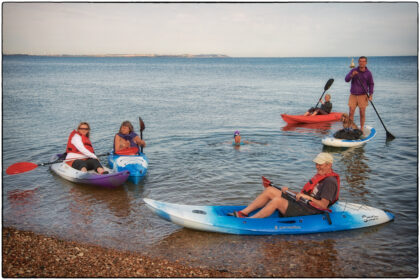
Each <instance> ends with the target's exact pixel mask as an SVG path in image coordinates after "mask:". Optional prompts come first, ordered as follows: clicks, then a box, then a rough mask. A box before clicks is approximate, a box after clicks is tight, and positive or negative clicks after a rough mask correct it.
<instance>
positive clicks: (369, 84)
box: [368, 73, 375, 100]
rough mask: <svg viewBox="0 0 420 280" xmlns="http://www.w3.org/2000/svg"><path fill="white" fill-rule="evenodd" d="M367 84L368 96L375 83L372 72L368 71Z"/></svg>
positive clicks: (371, 93) (370, 94)
mask: <svg viewBox="0 0 420 280" xmlns="http://www.w3.org/2000/svg"><path fill="white" fill-rule="evenodd" d="M368 86H369V97H371V96H372V95H373V87H374V86H375V83H374V82H373V77H372V73H370V75H369V80H368ZM371 100H372V99H371Z"/></svg>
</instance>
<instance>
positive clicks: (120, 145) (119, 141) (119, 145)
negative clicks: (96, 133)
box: [114, 134, 130, 152]
mask: <svg viewBox="0 0 420 280" xmlns="http://www.w3.org/2000/svg"><path fill="white" fill-rule="evenodd" d="M128 147H130V143H129V141H127V140H125V139H124V138H122V137H120V136H119V135H118V134H115V138H114V152H118V151H121V150H124V149H126V148H128Z"/></svg>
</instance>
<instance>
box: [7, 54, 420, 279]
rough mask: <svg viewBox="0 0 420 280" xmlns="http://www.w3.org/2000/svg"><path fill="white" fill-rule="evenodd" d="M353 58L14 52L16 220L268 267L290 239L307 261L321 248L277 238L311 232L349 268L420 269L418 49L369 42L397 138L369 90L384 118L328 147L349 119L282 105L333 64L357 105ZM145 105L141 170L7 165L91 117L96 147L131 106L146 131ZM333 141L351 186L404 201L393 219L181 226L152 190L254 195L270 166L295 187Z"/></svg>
mask: <svg viewBox="0 0 420 280" xmlns="http://www.w3.org/2000/svg"><path fill="white" fill-rule="evenodd" d="M349 64H350V58H347V57H343V58H218V59H186V58H89V57H83V58H76V57H61V58H57V57H22V56H4V57H3V114H2V116H3V130H2V132H3V134H2V140H3V157H2V163H3V213H2V214H3V216H2V218H3V226H14V227H17V228H19V229H24V230H32V231H35V232H38V233H43V234H50V235H55V236H58V237H61V238H64V239H70V240H77V241H84V242H91V243H94V244H99V245H102V246H107V247H113V248H119V249H124V250H132V251H138V252H142V253H145V254H150V255H157V256H165V257H168V258H173V259H182V260H185V261H186V262H192V263H195V264H197V265H202V266H210V267H213V268H223V269H228V270H230V271H235V270H238V271H239V270H250V271H254V273H255V274H256V276H269V275H270V274H269V273H270V272H273V273H274V272H276V271H278V269H279V266H280V264H279V263H278V258H279V255H280V254H281V255H282V256H284V255H285V254H286V256H287V257H289V259H290V260H291V262H293V263H294V266H295V267H297V268H299V267H305V265H306V263H305V262H307V261H308V258H307V257H308V256H306V258H303V257H302V256H301V257H299V256H296V254H298V252H301V251H299V250H298V248H297V249H296V251H293V250H289V251H286V252H284V251H281V252H280V251H279V252H277V253H276V254H273V250H270V248H277V247H279V248H281V245H282V244H284V243H285V242H301V243H299V244H304V245H305V246H320V247H321V248H320V249H322V250H328V251H329V252H332V253H331V254H332V255H329V256H330V258H329V259H328V260H326V262H328V265H329V267H333V268H334V269H335V271H336V273H337V274H336V275H339V276H346V277H362V276H379V277H393V276H396V277H412V276H416V275H417V272H418V265H417V263H418V255H417V253H418V215H417V213H418V194H417V191H418V190H417V175H418V174H417V171H418V137H417V133H418V130H417V127H418V123H417V122H418V119H417V113H418V81H417V69H418V65H417V57H370V58H369V62H368V67H369V69H370V70H371V71H372V72H373V75H374V80H375V95H374V99H373V101H374V104H375V106H376V108H377V110H378V111H379V113H380V116H381V117H382V119H383V121H384V123H385V125H386V126H387V128H388V130H389V131H390V132H391V133H392V134H393V135H395V136H396V139H395V140H394V141H392V142H388V143H387V142H386V141H385V138H386V136H385V131H384V129H383V127H382V125H381V123H380V122H379V119H378V117H377V116H376V114H375V112H374V110H373V108H372V106H370V107H368V109H367V121H366V124H367V125H371V126H373V127H375V128H376V129H377V130H378V134H377V136H376V138H374V139H373V140H372V141H371V142H369V143H368V144H366V145H365V146H364V147H361V148H356V149H345V150H339V149H338V150H337V149H325V148H323V146H322V144H321V139H322V138H323V137H325V136H326V135H328V134H330V133H331V132H333V131H336V130H338V129H339V128H340V123H332V124H330V125H321V126H315V127H313V126H298V127H290V126H286V124H285V122H284V121H283V120H282V119H281V117H280V114H281V113H288V114H301V113H303V112H304V111H306V109H308V108H309V107H312V106H314V105H315V104H316V102H317V101H318V99H319V97H320V96H321V94H322V92H323V88H324V85H325V83H326V81H327V80H328V79H329V78H334V79H335V82H334V84H333V85H332V87H331V89H330V90H329V91H328V92H329V93H330V94H331V95H332V103H333V110H334V111H341V112H346V111H348V108H347V99H348V93H349V84H347V83H345V81H344V76H345V75H346V74H347V72H348V71H349ZM139 116H141V117H142V119H143V121H144V122H145V124H146V129H145V130H144V132H143V136H144V139H145V140H146V142H147V147H146V149H145V152H146V153H147V155H148V157H149V159H150V165H149V171H148V174H147V176H146V178H145V180H144V181H142V182H141V183H140V184H139V185H133V184H131V183H126V184H125V185H124V186H122V187H121V188H119V189H117V190H103V189H99V188H93V187H87V186H82V185H77V184H74V183H70V182H67V181H64V180H63V179H61V178H59V177H57V176H56V175H54V174H53V173H51V171H49V169H48V167H38V168H37V169H35V170H33V171H31V172H29V173H24V174H20V175H14V176H9V175H6V174H5V170H6V168H7V167H8V166H9V165H11V164H13V163H15V162H20V161H30V162H36V163H42V162H48V161H49V159H50V157H51V155H53V154H55V153H58V152H63V151H64V149H65V144H66V141H67V137H68V134H69V133H70V132H71V130H72V129H74V128H76V127H77V125H78V123H79V122H80V121H87V122H89V123H90V125H91V127H92V132H91V140H92V142H93V145H94V147H95V150H96V151H97V153H106V152H108V151H110V149H111V147H112V141H113V135H114V134H115V133H116V132H117V130H118V129H119V126H120V124H121V122H122V121H124V120H130V121H132V123H133V124H134V126H135V129H136V130H137V131H138V129H139V124H138V117H139ZM356 123H358V113H357V114H356ZM235 130H240V131H241V135H242V139H243V140H248V141H253V142H258V143H259V144H250V145H245V146H242V147H240V148H239V149H235V148H234V147H232V145H230V144H229V141H231V140H232V137H233V132H234V131H235ZM322 150H326V151H328V152H331V153H332V155H333V156H334V159H335V164H334V170H335V171H336V172H338V173H339V174H340V175H341V177H342V186H341V193H340V194H341V200H343V201H351V202H356V203H362V204H367V205H370V206H373V207H377V208H382V209H388V210H391V211H392V212H393V213H394V214H395V221H394V222H392V223H389V224H385V225H383V226H380V227H375V228H370V229H365V230H355V231H348V232H338V233H327V234H313V235H303V236H269V237H258V236H257V237H249V236H232V235H223V234H214V233H204V232H196V231H192V230H187V229H183V228H181V227H179V226H176V225H174V224H171V223H168V222H166V221H164V220H161V219H159V218H158V217H156V216H154V215H153V214H152V213H151V212H150V211H149V210H148V209H147V208H146V207H145V205H144V202H143V198H144V197H150V198H154V199H158V200H163V201H168V202H175V203H184V204H208V205H210V204H211V205H218V204H219V205H221V204H247V203H248V202H250V201H251V200H252V199H253V198H255V196H256V195H257V194H258V193H259V192H260V191H261V190H262V186H261V175H264V176H266V177H268V178H269V179H271V180H272V181H273V182H275V183H277V184H279V185H287V186H289V187H291V188H292V189H295V190H298V189H300V187H301V186H302V185H303V184H304V183H305V182H306V181H307V180H308V179H309V178H310V177H312V175H313V174H314V171H315V167H314V164H313V162H312V158H313V157H314V156H315V155H316V154H318V153H319V152H321V151H322ZM103 163H106V159H105V158H103ZM24 191H27V192H25V193H23V192H24ZM22 193H23V194H24V195H22ZM324 246H325V248H324ZM331 256H332V257H331ZM310 257H312V258H316V256H310ZM258 259H260V260H264V262H256V261H255V260H258ZM304 260H305V261H304ZM313 260H314V259H313ZM297 275H299V274H297Z"/></svg>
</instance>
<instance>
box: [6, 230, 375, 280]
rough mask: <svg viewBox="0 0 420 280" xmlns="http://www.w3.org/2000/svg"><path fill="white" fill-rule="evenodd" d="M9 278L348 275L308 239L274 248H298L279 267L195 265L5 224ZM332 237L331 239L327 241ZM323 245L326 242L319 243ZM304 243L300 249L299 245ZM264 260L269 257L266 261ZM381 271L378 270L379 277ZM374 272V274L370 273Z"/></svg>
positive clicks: (283, 259) (7, 275) (276, 249)
mask: <svg viewBox="0 0 420 280" xmlns="http://www.w3.org/2000/svg"><path fill="white" fill-rule="evenodd" d="M2 237H3V260H2V265H3V271H2V276H3V277H4V278H40V277H46V278H51V277H60V278H63V277H66V278H69V277H83V278H92V277H113V278H114V277H117V278H121V277H151V278H249V277H343V276H344V277H345V276H346V273H343V271H341V269H340V268H339V267H334V266H332V265H331V261H332V262H334V260H332V258H333V259H334V258H335V256H334V252H325V251H323V250H320V249H319V248H317V247H318V246H308V245H307V244H304V243H303V242H298V241H297V242H285V243H283V245H282V246H281V248H280V247H278V246H274V247H273V248H272V250H273V254H275V253H276V252H279V251H278V250H281V251H283V252H286V251H293V252H294V254H292V255H290V254H289V255H287V254H286V255H283V257H281V258H279V259H278V260H277V263H278V266H277V269H276V270H264V271H262V270H253V269H249V270H247V269H241V270H239V269H238V270H234V269H224V268H217V269H216V268H214V267H211V266H204V265H200V266H191V265H190V264H188V263H185V261H182V260H175V261H174V260H167V259H164V258H156V257H150V256H147V255H142V254H139V253H134V252H129V251H119V250H115V249H109V248H104V247H100V246H97V245H92V244H86V243H79V242H75V241H66V240H62V239H58V238H55V237H52V236H45V235H41V234H36V233H33V232H30V231H22V230H17V229H15V228H12V227H4V228H3V229H2ZM324 242H328V241H324ZM316 245H320V244H316ZM296 248H299V250H298V251H300V253H299V254H296V252H297V251H296V250H293V249H296ZM260 261H261V263H264V262H265V261H267V260H266V259H262V260H260ZM374 275H375V272H373V275H370V276H374ZM364 276H369V274H364Z"/></svg>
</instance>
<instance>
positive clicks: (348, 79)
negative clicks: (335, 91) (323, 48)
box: [344, 69, 357, 83]
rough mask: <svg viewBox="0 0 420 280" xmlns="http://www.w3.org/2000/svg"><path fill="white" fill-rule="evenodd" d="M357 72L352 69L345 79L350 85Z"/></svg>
mask: <svg viewBox="0 0 420 280" xmlns="http://www.w3.org/2000/svg"><path fill="white" fill-rule="evenodd" d="M355 71H356V70H354V69H352V70H350V72H349V73H348V74H347V75H346V77H345V78H344V80H345V81H346V82H347V83H348V82H350V81H351V79H352V78H353V77H354V75H353V72H355ZM356 72H357V71H356Z"/></svg>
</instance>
